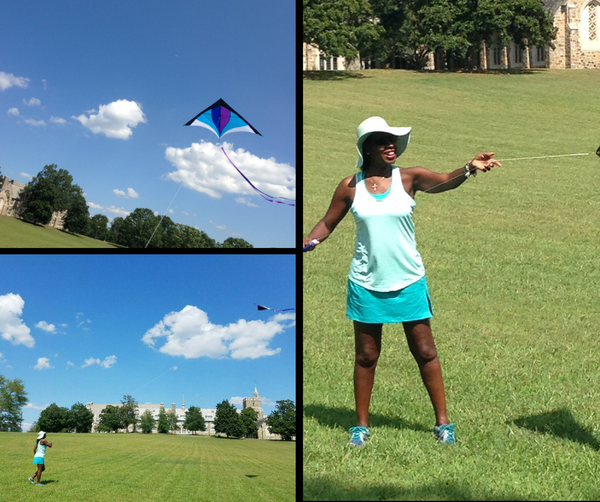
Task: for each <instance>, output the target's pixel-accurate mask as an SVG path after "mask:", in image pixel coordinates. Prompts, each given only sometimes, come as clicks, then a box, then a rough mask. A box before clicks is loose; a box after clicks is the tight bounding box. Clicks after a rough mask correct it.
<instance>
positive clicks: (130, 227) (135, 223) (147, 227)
mask: <svg viewBox="0 0 600 502" xmlns="http://www.w3.org/2000/svg"><path fill="white" fill-rule="evenodd" d="M165 219H168V217H165ZM159 221H160V217H159V216H154V213H153V212H152V211H151V210H150V209H146V208H143V209H142V208H137V209H136V210H134V211H133V212H132V213H130V214H129V216H127V218H125V219H124V220H123V223H122V224H121V225H120V228H119V241H118V244H122V245H124V246H127V247H130V248H143V247H144V246H145V245H146V243H147V242H148V239H150V236H152V233H153V232H154V229H155V228H156V226H157V225H158V223H159ZM169 221H170V220H169ZM165 225H167V223H165ZM148 247H155V248H157V247H158V248H159V247H162V227H161V226H159V228H158V229H157V230H156V233H155V234H154V236H153V237H152V241H150V244H148Z"/></svg>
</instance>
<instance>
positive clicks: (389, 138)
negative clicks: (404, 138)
mask: <svg viewBox="0 0 600 502" xmlns="http://www.w3.org/2000/svg"><path fill="white" fill-rule="evenodd" d="M396 140H397V137H396V136H394V135H392V134H378V135H377V136H375V137H374V138H373V143H375V144H376V145H377V146H385V145H388V144H389V143H396Z"/></svg>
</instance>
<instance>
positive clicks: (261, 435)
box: [86, 387, 281, 439]
mask: <svg viewBox="0 0 600 502" xmlns="http://www.w3.org/2000/svg"><path fill="white" fill-rule="evenodd" d="M242 403H243V407H244V408H252V409H254V411H256V413H257V415H258V420H257V424H256V425H257V427H258V439H281V436H280V435H279V434H271V433H270V432H269V428H268V427H267V423H266V421H267V417H265V416H264V413H263V409H262V406H261V399H260V396H259V395H258V391H257V390H256V387H254V396H253V397H245V398H243V400H242ZM107 406H108V404H95V403H87V404H86V407H87V409H88V410H90V411H91V412H92V413H93V414H94V421H93V423H92V432H97V428H98V424H99V423H100V414H101V413H102V410H103V409H104V408H106V407H107ZM112 406H121V403H119V404H112ZM164 406H165V403H158V404H152V403H144V404H138V411H137V413H136V417H137V419H138V421H139V420H140V418H141V416H142V415H143V414H144V412H145V411H146V410H149V411H150V413H152V418H154V420H158V414H159V413H160V409H161V408H163V407H164ZM171 410H172V411H173V412H174V413H175V414H176V415H177V431H176V432H177V433H179V434H191V433H192V432H191V431H188V430H187V429H186V428H185V427H184V426H183V423H184V422H185V412H186V411H187V410H186V407H185V399H182V402H181V408H177V407H176V406H175V403H172V404H171V409H170V410H169V409H167V408H165V411H166V412H169V411H171ZM201 411H202V416H203V417H204V422H205V425H206V431H203V432H200V431H198V432H197V434H200V435H204V436H213V435H214V434H215V428H214V420H215V416H216V414H217V410H216V409H214V408H201ZM237 412H238V413H241V410H237ZM136 431H137V432H141V429H139V428H136ZM129 432H133V425H130V426H129ZM152 432H153V433H157V432H158V431H157V429H156V428H154V429H153V430H152Z"/></svg>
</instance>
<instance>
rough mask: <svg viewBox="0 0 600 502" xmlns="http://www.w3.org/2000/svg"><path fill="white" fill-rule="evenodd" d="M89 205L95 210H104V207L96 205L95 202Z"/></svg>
mask: <svg viewBox="0 0 600 502" xmlns="http://www.w3.org/2000/svg"><path fill="white" fill-rule="evenodd" d="M87 205H88V206H90V207H91V208H93V209H104V207H103V206H101V205H100V204H95V203H93V202H88V203H87Z"/></svg>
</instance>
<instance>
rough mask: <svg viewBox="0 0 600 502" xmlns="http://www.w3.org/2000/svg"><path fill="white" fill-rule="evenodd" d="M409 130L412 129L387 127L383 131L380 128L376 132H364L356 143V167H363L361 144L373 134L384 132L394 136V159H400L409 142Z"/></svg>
mask: <svg viewBox="0 0 600 502" xmlns="http://www.w3.org/2000/svg"><path fill="white" fill-rule="evenodd" d="M411 130H412V127H388V128H385V129H384V128H381V130H377V131H369V132H366V133H365V134H363V135H362V136H361V137H360V138H358V140H357V141H356V150H358V160H357V161H356V167H362V165H363V154H362V147H363V144H364V142H365V141H366V139H367V138H368V137H369V136H370V135H371V134H373V133H375V132H385V133H388V134H391V135H393V136H396V157H400V155H402V154H403V153H404V150H406V147H407V146H408V143H409V141H410V132H411Z"/></svg>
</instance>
